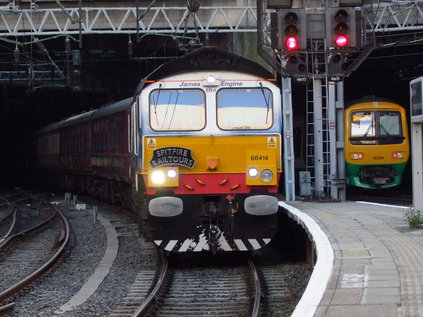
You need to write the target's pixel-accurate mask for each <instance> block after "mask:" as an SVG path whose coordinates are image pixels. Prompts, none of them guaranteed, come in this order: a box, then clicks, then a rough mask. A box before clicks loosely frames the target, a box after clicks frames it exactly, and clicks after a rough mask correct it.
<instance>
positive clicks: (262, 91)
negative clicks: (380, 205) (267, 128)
mask: <svg viewBox="0 0 423 317" xmlns="http://www.w3.org/2000/svg"><path fill="white" fill-rule="evenodd" d="M260 90H261V93H262V94H263V98H264V102H265V103H266V108H267V111H266V122H265V123H266V124H267V117H268V116H269V111H270V107H269V100H267V99H266V94H265V93H264V89H263V84H262V83H260ZM269 98H270V96H269Z"/></svg>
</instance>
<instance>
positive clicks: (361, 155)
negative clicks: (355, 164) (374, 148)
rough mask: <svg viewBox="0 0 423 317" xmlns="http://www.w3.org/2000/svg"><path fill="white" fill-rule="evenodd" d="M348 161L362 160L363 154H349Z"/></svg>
mask: <svg viewBox="0 0 423 317" xmlns="http://www.w3.org/2000/svg"><path fill="white" fill-rule="evenodd" d="M350 159H352V160H362V159H364V154H363V153H350Z"/></svg>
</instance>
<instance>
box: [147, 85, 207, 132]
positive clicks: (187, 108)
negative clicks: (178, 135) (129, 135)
mask: <svg viewBox="0 0 423 317" xmlns="http://www.w3.org/2000/svg"><path fill="white" fill-rule="evenodd" d="M205 108H206V103H205V95H204V93H203V92H202V91H201V90H200V89H156V90H154V91H152V92H151V94H150V125H151V128H152V129H153V130H156V131H189V130H194V131H195V130H201V129H203V128H204V127H205V125H206V111H205Z"/></svg>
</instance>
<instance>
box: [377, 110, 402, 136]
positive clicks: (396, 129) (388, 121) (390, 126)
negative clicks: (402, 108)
mask: <svg viewBox="0 0 423 317" xmlns="http://www.w3.org/2000/svg"><path fill="white" fill-rule="evenodd" d="M400 134H401V117H400V113H399V112H398V111H380V112H379V135H380V136H387V137H389V136H392V135H395V136H398V135H400Z"/></svg>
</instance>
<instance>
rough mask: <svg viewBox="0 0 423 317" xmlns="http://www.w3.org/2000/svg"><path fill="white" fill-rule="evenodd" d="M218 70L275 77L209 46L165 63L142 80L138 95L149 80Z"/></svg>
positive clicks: (246, 61)
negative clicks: (192, 72)
mask: <svg viewBox="0 0 423 317" xmlns="http://www.w3.org/2000/svg"><path fill="white" fill-rule="evenodd" d="M218 70H229V71H234V72H242V73H248V74H252V75H256V76H257V77H261V78H266V79H267V78H274V77H275V76H274V75H273V74H272V73H271V72H269V71H268V70H267V69H266V68H264V67H263V66H261V65H260V64H258V63H256V62H254V61H252V60H249V59H247V58H245V57H242V56H240V55H236V54H233V53H230V52H228V51H226V50H224V49H221V48H219V47H214V46H207V47H203V48H200V49H198V50H195V51H193V52H191V53H187V54H185V55H183V56H182V57H180V58H177V59H174V60H172V61H170V62H167V63H164V64H162V65H161V66H159V67H158V68H156V69H155V70H154V71H153V72H152V73H150V74H149V75H148V76H147V77H145V78H143V79H142V80H141V82H140V83H139V85H138V87H137V90H136V94H138V93H139V92H140V91H141V90H142V88H143V87H144V85H145V84H146V81H147V80H159V79H162V78H165V77H168V76H170V75H176V74H179V73H186V72H191V71H218Z"/></svg>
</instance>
